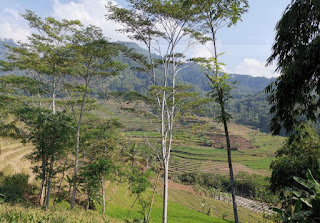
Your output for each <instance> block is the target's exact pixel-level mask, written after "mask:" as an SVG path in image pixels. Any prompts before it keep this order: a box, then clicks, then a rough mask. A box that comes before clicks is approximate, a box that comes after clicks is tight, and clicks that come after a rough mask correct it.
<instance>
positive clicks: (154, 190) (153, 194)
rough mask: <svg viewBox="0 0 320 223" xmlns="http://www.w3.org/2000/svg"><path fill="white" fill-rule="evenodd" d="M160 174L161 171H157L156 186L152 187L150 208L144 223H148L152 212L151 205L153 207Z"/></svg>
mask: <svg viewBox="0 0 320 223" xmlns="http://www.w3.org/2000/svg"><path fill="white" fill-rule="evenodd" d="M160 174H161V170H159V172H158V176H157V180H156V184H155V186H154V188H153V193H152V198H151V202H150V207H149V212H148V216H147V219H146V223H148V222H149V219H150V215H151V210H152V205H153V202H154V197H155V195H156V192H157V188H158V182H159V179H160Z"/></svg>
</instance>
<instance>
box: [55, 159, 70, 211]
mask: <svg viewBox="0 0 320 223" xmlns="http://www.w3.org/2000/svg"><path fill="white" fill-rule="evenodd" d="M67 161H68V154H67V155H66V160H65V162H64V164H63V170H62V176H61V180H60V183H59V187H58V192H57V196H58V195H59V194H60V192H61V189H62V183H63V179H64V175H65V172H66V165H67ZM57 196H56V197H55V199H54V202H53V205H55V204H56V202H57Z"/></svg>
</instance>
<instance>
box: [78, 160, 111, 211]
mask: <svg viewBox="0 0 320 223" xmlns="http://www.w3.org/2000/svg"><path fill="white" fill-rule="evenodd" d="M112 169H113V164H112V162H111V160H110V159H108V158H107V157H99V158H98V159H96V160H94V161H93V162H92V163H90V164H88V165H86V166H84V167H82V172H81V174H80V177H81V178H82V180H81V182H82V184H83V188H84V190H85V191H86V193H87V197H88V199H87V210H88V209H89V208H93V207H92V206H93V205H92V204H91V201H92V200H98V199H97V193H98V191H99V189H101V197H102V215H103V216H104V214H105V210H106V206H105V204H106V201H105V186H104V182H105V178H106V177H108V176H109V175H110V174H111V172H112Z"/></svg>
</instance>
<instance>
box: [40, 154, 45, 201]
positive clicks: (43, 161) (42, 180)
mask: <svg viewBox="0 0 320 223" xmlns="http://www.w3.org/2000/svg"><path fill="white" fill-rule="evenodd" d="M46 165H47V164H46V158H45V156H44V155H42V165H41V168H42V179H41V188H40V200H39V204H40V205H41V206H42V205H44V197H45V184H46Z"/></svg>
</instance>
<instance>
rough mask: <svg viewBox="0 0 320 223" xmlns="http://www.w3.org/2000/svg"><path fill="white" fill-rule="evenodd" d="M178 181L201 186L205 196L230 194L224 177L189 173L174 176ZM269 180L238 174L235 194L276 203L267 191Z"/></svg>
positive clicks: (274, 198)
mask: <svg viewBox="0 0 320 223" xmlns="http://www.w3.org/2000/svg"><path fill="white" fill-rule="evenodd" d="M175 176H176V177H177V179H178V181H180V182H182V183H186V184H190V185H199V186H201V187H202V188H203V189H204V191H205V193H206V194H207V196H215V195H218V194H219V193H220V192H230V190H231V185H230V179H229V178H228V177H227V176H226V175H221V174H211V173H199V172H190V173H182V174H178V175H175ZM268 187H269V178H268V177H263V176H260V175H257V174H248V173H245V172H240V173H238V174H237V175H236V176H235V188H236V194H237V195H239V196H243V197H248V198H254V199H256V200H259V201H264V202H272V203H275V202H277V201H278V200H277V198H276V196H274V195H273V193H272V192H271V191H270V190H268Z"/></svg>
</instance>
